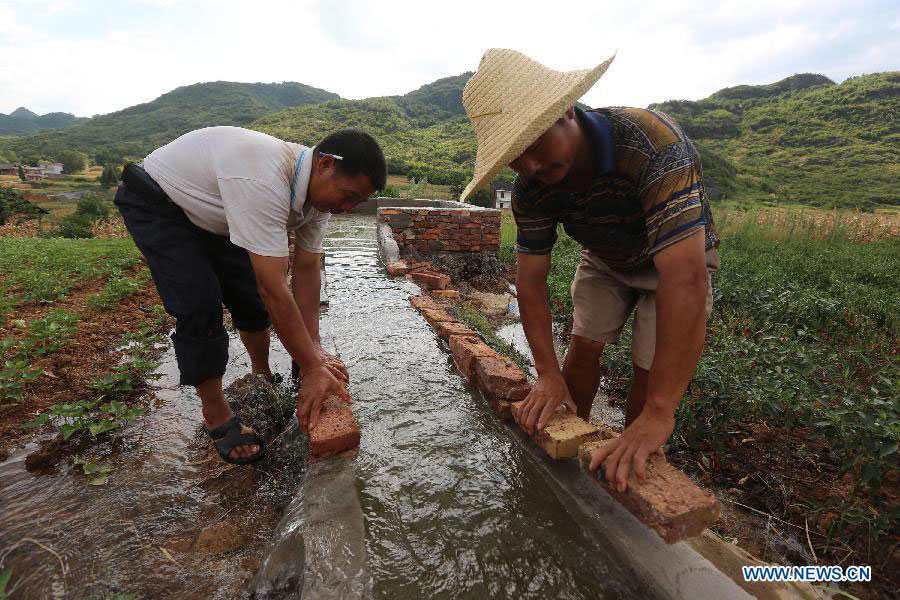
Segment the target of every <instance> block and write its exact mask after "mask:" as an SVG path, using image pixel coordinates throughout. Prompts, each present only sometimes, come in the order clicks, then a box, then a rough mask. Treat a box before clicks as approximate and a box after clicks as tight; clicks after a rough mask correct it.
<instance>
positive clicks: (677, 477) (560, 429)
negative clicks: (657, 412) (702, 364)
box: [410, 296, 720, 544]
mask: <svg viewBox="0 0 900 600" xmlns="http://www.w3.org/2000/svg"><path fill="white" fill-rule="evenodd" d="M410 302H411V303H412V305H413V306H414V307H415V308H416V309H417V310H418V311H419V312H420V313H421V314H422V316H423V317H424V318H425V320H426V321H427V322H428V323H429V324H430V325H431V326H432V327H433V328H434V329H435V331H436V332H438V335H440V337H442V338H443V339H446V340H448V341H449V344H450V352H451V354H452V355H453V362H454V364H455V365H456V368H457V369H458V370H459V372H460V373H461V374H462V375H463V376H465V378H466V379H467V380H468V381H469V383H470V384H472V385H475V386H476V387H478V389H480V390H481V391H482V393H483V394H484V395H485V397H487V398H488V400H489V401H490V404H491V407H492V408H493V410H494V412H495V413H496V414H497V415H498V416H499V417H500V419H501V420H503V421H509V420H510V419H511V418H512V416H513V415H514V414H516V413H517V412H518V411H519V410H520V409H521V407H522V405H523V404H524V399H525V397H526V396H528V394H529V392H530V391H531V385H530V384H529V383H528V381H527V379H526V377H525V374H524V373H523V372H522V371H521V370H520V369H519V368H518V367H517V366H516V365H515V364H514V363H513V362H512V361H511V360H509V359H508V358H505V357H503V356H501V355H500V354H498V353H497V352H496V351H495V350H493V349H492V348H491V347H490V346H488V345H487V344H485V343H484V341H482V340H481V338H480V337H479V336H478V335H477V334H476V333H475V332H474V331H472V330H470V329H468V328H467V327H466V326H465V325H462V324H461V323H458V322H457V321H456V320H455V319H454V318H453V317H452V316H451V315H450V314H449V313H447V311H445V310H444V309H443V308H442V307H441V305H440V304H439V303H437V302H436V301H435V300H434V299H433V298H430V297H428V296H413V297H411V298H410ZM615 435H616V434H615V433H614V432H613V431H612V430H611V429H609V428H607V427H597V426H595V425H594V424H592V423H590V422H589V421H586V420H584V419H582V418H580V417H578V416H577V415H574V414H572V413H570V412H567V411H565V410H558V411H556V412H555V413H554V414H553V415H552V416H551V417H550V420H549V421H548V423H547V425H546V426H545V427H544V428H543V430H540V431H537V430H536V431H535V432H534V433H533V434H532V439H533V440H534V441H535V443H537V444H538V446H540V447H541V448H542V449H543V450H544V451H545V452H546V453H547V455H548V456H550V457H551V458H553V459H571V458H575V457H578V458H579V460H580V462H581V464H582V466H583V468H584V469H585V470H587V471H588V473H589V474H590V475H591V476H592V477H593V478H595V479H596V480H597V481H598V482H599V483H600V484H601V485H602V486H603V487H604V488H605V489H606V490H607V491H608V492H609V493H610V495H612V496H613V497H614V498H615V499H617V500H618V501H619V502H620V503H621V504H622V505H623V506H624V507H625V508H626V509H628V510H629V511H630V512H631V513H632V514H634V515H635V516H636V517H637V518H638V520H640V521H641V522H642V523H644V524H645V525H646V526H647V527H650V528H652V529H653V530H654V531H656V532H657V533H658V534H659V535H660V537H662V538H663V540H665V541H666V542H667V543H670V544H672V543H675V542H678V541H680V540H683V539H685V538H687V537H691V536H694V535H697V534H699V533H700V532H702V531H703V530H704V529H705V528H706V527H708V526H710V525H712V524H713V523H714V522H715V521H716V519H718V517H719V512H720V505H719V502H718V500H716V498H715V496H713V495H712V494H710V493H709V492H705V491H703V490H701V489H700V488H699V487H697V486H696V485H694V483H693V482H692V481H691V480H690V479H688V477H687V476H686V475H685V474H684V473H682V472H681V471H679V470H678V469H676V468H675V467H673V466H671V465H669V464H668V463H666V462H665V461H664V460H662V459H660V458H659V457H656V456H653V457H651V458H650V460H649V461H648V467H647V477H646V481H645V482H644V483H640V482H638V481H637V479H636V477H635V476H634V474H632V476H631V479H630V480H629V483H628V489H627V490H626V491H625V492H624V493H621V494H620V493H618V492H617V491H616V490H615V489H614V488H613V487H611V486H609V485H608V484H606V482H605V480H604V479H603V476H602V474H600V475H599V476H598V474H597V473H595V472H592V471H590V470H588V466H589V464H590V460H591V455H592V454H593V452H594V451H595V450H596V449H597V448H598V447H599V446H600V445H602V444H604V443H608V442H609V441H610V440H611V439H612V438H614V437H615ZM601 471H602V469H601Z"/></svg>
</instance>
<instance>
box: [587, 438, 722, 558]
mask: <svg viewBox="0 0 900 600" xmlns="http://www.w3.org/2000/svg"><path fill="white" fill-rule="evenodd" d="M609 442H610V440H603V441H592V442H588V443H586V444H583V445H582V446H581V448H580V449H579V451H578V456H579V460H580V462H581V466H582V468H584V470H585V471H587V472H588V474H590V475H591V476H592V477H593V478H595V479H596V481H597V482H598V483H599V484H600V485H601V486H602V487H603V489H605V490H606V491H607V492H609V495H610V496H612V497H613V498H615V499H616V500H618V501H619V502H621V503H622V505H623V506H624V507H625V508H627V509H628V511H629V512H630V513H631V514H633V515H634V516H635V517H637V518H638V520H639V521H640V522H641V523H643V524H644V525H646V526H647V527H650V528H651V529H653V530H654V531H656V533H658V534H659V536H660V537H661V538H662V539H663V540H665V541H666V543H667V544H674V543H675V542H679V541H681V540H683V539H685V538H689V537H693V536H695V535H698V534H700V533H701V532H702V531H703V530H704V529H706V528H707V527H709V526H710V525H712V524H713V523H715V522H716V520H718V518H719V514H720V512H721V505H720V504H719V501H718V500H717V499H716V497H715V496H713V495H712V494H711V493H709V492H707V491H704V490H702V489H700V488H699V487H697V485H696V484H694V482H693V481H691V480H690V479H689V478H688V476H687V475H685V474H684V473H682V472H681V471H679V470H678V469H676V468H675V467H673V466H672V465H671V464H669V463H668V462H666V461H665V460H663V459H662V458H660V457H659V456H656V455H652V456H650V457H649V458H648V460H647V477H646V481H645V482H644V483H641V482H639V481H638V480H637V477H636V476H635V475H634V473H632V474H631V477H630V479H629V480H628V489H627V490H625V492H624V493H622V494H620V493H619V492H617V491H616V490H615V488H614V487H612V486H610V485H608V484H607V483H606V479H605V477H604V474H605V472H604V471H603V467H602V466H601V467H600V468H599V469H597V471H596V472H592V471H589V470H588V467H589V466H590V463H591V456H592V455H593V453H594V451H595V450H597V449H598V448H600V447H601V446H602V445H603V444H608V443H609Z"/></svg>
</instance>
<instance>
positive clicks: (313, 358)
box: [249, 252, 350, 431]
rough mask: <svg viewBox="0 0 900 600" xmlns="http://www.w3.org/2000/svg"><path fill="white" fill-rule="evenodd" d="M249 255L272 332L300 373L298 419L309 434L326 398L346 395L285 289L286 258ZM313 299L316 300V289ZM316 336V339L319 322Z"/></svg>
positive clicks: (345, 397) (347, 399)
mask: <svg viewBox="0 0 900 600" xmlns="http://www.w3.org/2000/svg"><path fill="white" fill-rule="evenodd" d="M249 254H250V262H251V264H252V265H253V272H254V273H255V274H256V285H257V288H258V289H259V294H260V296H261V297H262V299H263V302H264V303H265V305H266V309H267V310H268V311H269V316H270V317H271V318H272V325H273V326H274V327H275V332H276V333H277V334H278V337H279V338H280V339H281V343H282V344H284V347H285V349H286V350H287V351H288V354H290V355H291V358H292V359H293V360H294V362H296V363H297V364H298V365H299V367H300V372H301V373H302V374H303V386H302V388H301V390H300V397H299V398H298V402H297V404H298V407H297V418H298V419H299V420H300V424H301V425H303V427H304V429H306V430H307V431H309V430H311V429H314V428H315V427H316V424H317V423H318V419H319V408H320V406H321V403H322V401H323V400H324V399H325V398H326V397H327V396H329V395H331V394H334V395H337V396H340V397H341V398H343V399H344V400H346V401H347V402H349V401H350V397H349V394H348V393H347V390H346V389H345V388H344V386H343V385H342V384H341V382H339V381H338V380H337V379H336V378H335V377H334V375H332V374H331V372H330V371H329V369H328V368H327V367H326V366H325V364H324V363H323V361H322V357H321V355H320V353H319V346H318V343H316V341H315V340H314V339H313V337H312V336H311V335H310V332H309V330H308V328H307V326H306V324H305V321H304V318H303V316H302V315H301V312H300V309H299V308H298V306H297V303H296V302H295V300H294V298H293V296H292V294H291V291H290V290H289V289H288V285H287V280H286V279H285V276H284V274H285V272H287V258H286V257H272V256H261V255H259V254H254V253H253V252H250V253H249ZM316 296H317V301H318V287H317V288H316ZM316 311H317V312H318V308H317V309H316ZM315 334H316V336H318V320H317V321H316V332H315Z"/></svg>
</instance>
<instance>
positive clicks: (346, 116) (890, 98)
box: [0, 72, 900, 209]
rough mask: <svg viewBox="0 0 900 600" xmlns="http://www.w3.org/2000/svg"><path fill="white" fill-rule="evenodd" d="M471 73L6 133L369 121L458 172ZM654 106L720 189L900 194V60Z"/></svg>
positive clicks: (164, 99) (788, 197)
mask: <svg viewBox="0 0 900 600" xmlns="http://www.w3.org/2000/svg"><path fill="white" fill-rule="evenodd" d="M470 76H471V73H463V74H461V75H457V76H453V77H446V78H443V79H439V80H437V81H435V82H433V83H430V84H428V85H424V86H422V87H421V88H419V89H417V90H415V91H413V92H410V93H408V94H405V95H402V96H385V97H379V98H367V99H364V100H345V99H341V98H339V97H338V96H337V95H336V94H330V93H328V92H324V91H322V90H317V89H315V88H310V87H308V86H304V85H301V84H296V83H285V84H242V83H229V82H216V83H206V84H198V85H193V86H187V87H183V88H178V89H177V90H174V91H172V92H170V93H168V94H164V95H163V96H161V97H160V98H158V99H157V100H154V101H153V102H149V103H147V104H142V105H138V106H134V107H131V108H128V109H125V110H123V111H119V112H117V113H112V114H109V115H104V116H101V117H95V118H93V119H90V120H89V121H87V122H85V123H82V124H80V125H75V126H72V127H66V128H63V129H57V130H52V131H44V132H40V133H37V134H34V135H30V136H23V137H16V138H3V139H0V162H2V161H3V159H4V158H6V159H7V160H10V159H14V158H15V156H10V154H13V155H19V156H22V155H25V156H34V157H40V156H43V157H45V158H52V157H53V154H54V153H55V152H59V151H60V150H62V149H64V148H74V149H76V150H80V151H82V152H85V153H87V154H88V155H89V156H90V157H91V158H92V159H93V160H94V161H95V162H102V161H103V160H114V159H116V158H121V157H140V156H143V155H145V154H146V153H147V152H149V151H150V150H152V149H154V148H155V147H157V146H159V145H162V144H164V143H166V142H168V141H170V140H172V139H173V138H175V137H176V136H178V135H180V134H181V133H184V132H185V131H189V130H190V129H194V128H197V127H205V126H209V125H243V126H246V127H250V128H253V129H257V130H260V131H264V132H266V133H269V134H272V135H275V136H278V137H280V138H282V139H286V140H291V141H297V142H301V143H305V144H314V143H315V142H317V141H318V140H320V139H321V138H322V137H323V136H324V135H325V134H327V133H328V132H330V131H333V130H335V129H338V128H341V127H350V126H355V127H360V128H362V129H365V130H366V131H369V132H370V133H372V134H373V135H375V136H376V137H377V138H378V140H379V141H380V142H381V144H382V146H383V147H384V150H385V154H386V155H387V157H388V163H389V168H390V171H391V172H392V173H395V174H401V175H403V174H414V175H416V176H417V177H418V176H427V177H428V179H429V181H431V182H433V183H457V184H458V183H459V182H460V181H461V180H464V179H466V178H467V177H468V176H470V175H471V172H472V168H473V166H474V162H475V149H476V146H475V136H474V133H473V131H472V128H471V126H470V124H469V121H468V119H467V118H466V116H465V111H464V110H463V107H462V89H463V87H464V85H465V82H466V81H467V80H468V79H469V77H470ZM651 108H656V109H659V110H663V111H665V112H667V113H669V114H670V115H672V116H673V117H674V118H675V119H676V120H677V121H678V122H679V123H681V125H682V126H683V127H684V128H685V130H686V131H687V133H688V135H690V136H691V138H692V139H693V140H694V141H695V142H696V143H697V146H698V147H699V149H700V153H701V156H702V158H703V167H704V173H705V176H706V180H707V187H708V189H709V191H710V192H711V195H712V196H713V198H715V199H723V198H724V199H725V200H728V201H734V202H752V203H759V202H763V203H770V204H778V203H782V204H789V203H803V204H810V205H815V206H826V207H834V206H841V207H854V208H864V209H868V208H871V207H874V206H877V205H894V206H898V205H900V190H898V189H897V186H896V182H897V181H900V119H898V118H897V115H898V114H900V73H898V72H887V73H875V74H871V75H863V76H860V77H853V78H850V79H848V80H846V81H844V82H843V83H841V84H835V83H834V82H833V81H831V80H830V79H828V78H827V77H824V76H822V75H815V74H801V75H794V76H792V77H788V78H786V79H783V80H781V81H778V82H775V83H771V84H768V85H758V86H751V85H740V86H735V87H730V88H725V89H722V90H720V91H718V92H716V93H714V94H712V95H711V96H709V97H708V98H705V99H703V100H697V101H686V100H673V101H668V102H662V103H659V104H654V105H651ZM4 152H6V154H7V155H6V156H4ZM508 175H509V173H508V172H504V175H503V176H505V177H506V176H508Z"/></svg>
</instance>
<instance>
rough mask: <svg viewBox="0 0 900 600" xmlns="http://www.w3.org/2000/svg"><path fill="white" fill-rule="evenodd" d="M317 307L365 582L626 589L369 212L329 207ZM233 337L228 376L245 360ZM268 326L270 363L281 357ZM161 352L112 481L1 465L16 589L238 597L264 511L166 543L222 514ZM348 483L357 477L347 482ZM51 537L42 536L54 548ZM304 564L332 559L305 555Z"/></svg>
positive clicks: (599, 594)
mask: <svg viewBox="0 0 900 600" xmlns="http://www.w3.org/2000/svg"><path fill="white" fill-rule="evenodd" d="M326 255H327V257H326V264H327V272H328V288H329V297H330V302H331V303H330V306H329V307H328V308H327V309H324V310H323V315H322V321H321V328H322V336H323V339H326V340H328V343H329V344H330V345H332V346H333V347H335V348H336V350H337V351H338V353H339V354H340V356H341V357H342V358H343V360H344V361H345V363H346V365H347V367H348V369H349V371H350V375H351V390H350V391H351V394H352V396H353V397H354V399H355V405H354V409H353V410H354V414H355V415H356V418H357V420H358V422H359V426H360V431H361V432H362V442H361V445H360V448H359V453H358V456H357V459H356V460H357V465H356V468H357V482H356V488H357V489H356V491H357V492H358V493H359V496H360V502H361V505H362V510H363V518H364V523H365V529H366V549H367V566H368V571H369V574H370V575H371V577H372V581H373V590H374V595H375V596H376V597H377V598H384V599H391V600H394V599H404V598H409V599H413V598H516V599H523V598H541V599H542V600H543V599H546V598H591V599H596V598H632V597H633V598H638V597H641V594H640V592H639V591H638V590H637V589H636V588H635V586H634V584H633V583H632V582H630V581H629V580H628V578H627V577H626V576H625V574H624V572H623V570H622V568H620V567H619V566H618V565H617V564H616V563H615V562H614V561H613V560H612V558H611V557H610V556H609V554H608V553H607V552H606V551H605V549H604V546H603V542H602V540H598V539H596V538H594V537H593V536H591V535H590V534H588V533H586V532H585V530H584V528H583V527H582V526H581V525H580V524H579V521H578V517H576V516H574V515H572V514H570V513H569V512H568V510H567V509H566V507H565V506H564V505H563V504H562V503H561V502H560V501H559V500H558V499H557V496H556V494H555V492H554V491H553V489H551V487H550V486H549V485H548V483H547V482H546V481H545V479H544V478H543V476H542V475H541V473H540V472H539V470H538V469H537V468H535V467H534V466H533V465H532V463H531V462H530V459H529V458H528V457H526V456H525V453H524V452H523V451H522V449H521V447H520V446H518V444H517V442H516V441H515V440H514V438H513V436H511V435H510V433H509V432H508V431H507V426H506V425H504V424H502V423H500V422H499V421H498V420H497V419H496V417H495V416H494V415H493V413H492V412H491V411H490V409H489V408H488V406H487V405H486V403H484V402H483V401H482V400H481V399H480V398H479V397H478V396H477V395H476V394H475V393H473V391H472V390H471V389H470V388H468V387H467V386H466V384H465V382H464V380H463V378H462V377H461V376H460V375H459V374H458V373H457V372H456V371H455V369H454V367H453V365H452V361H451V359H450V356H449V354H448V353H447V352H446V350H445V349H443V348H442V347H441V345H440V344H439V343H438V340H437V338H436V337H435V335H434V334H433V333H432V331H431V329H430V328H429V327H428V325H427V324H426V323H425V322H424V321H423V320H422V319H421V317H420V316H419V315H418V314H417V313H416V312H415V311H414V309H413V308H412V307H411V305H410V304H409V301H408V297H409V296H410V295H411V294H413V293H417V288H416V287H415V286H414V285H413V284H411V283H409V282H408V281H405V280H403V279H394V280H390V279H387V278H386V277H385V275H384V272H383V269H382V268H381V266H380V264H379V260H378V256H377V248H376V241H375V222H374V219H373V217H371V216H363V215H336V216H335V217H333V218H332V221H331V225H330V227H329V232H328V236H327V239H326ZM242 350H243V349H242V348H241V347H240V344H239V342H238V341H237V340H236V339H233V340H232V344H231V355H232V359H231V363H230V365H229V372H228V375H227V378H226V379H228V380H230V379H233V378H235V377H237V376H240V375H242V374H243V373H245V372H247V371H248V370H249V365H248V364H247V363H248V361H247V357H246V354H245V353H243V351H242ZM289 362H290V359H289V357H288V356H287V355H286V353H285V352H284V350H283V348H282V347H281V345H280V344H279V343H278V342H277V340H276V341H275V342H274V344H273V363H274V365H273V366H274V367H275V368H276V369H277V370H279V371H280V372H282V373H287V372H289ZM173 363H174V361H173V356H172V352H171V349H169V351H168V353H167V354H166V355H165V356H164V366H163V369H162V373H163V375H164V377H163V379H162V380H161V381H160V383H159V384H158V385H159V389H157V390H156V393H155V394H156V400H155V401H154V408H153V410H152V411H151V413H150V414H149V415H148V416H147V417H146V418H145V419H143V420H139V421H138V423H136V424H135V425H134V426H132V427H131V428H129V430H128V431H127V432H126V434H125V436H124V439H123V440H122V441H123V443H121V444H117V445H116V446H115V447H114V448H113V449H108V450H105V451H104V452H105V455H104V456H102V457H98V458H101V459H102V460H103V461H104V462H105V463H107V464H111V465H112V466H114V468H115V471H114V473H113V477H112V478H111V479H110V482H109V483H108V484H107V485H106V486H103V487H99V488H91V487H88V486H87V485H86V484H85V481H84V477H83V476H80V475H79V473H78V468H77V467H73V466H72V465H70V464H68V463H65V462H64V463H61V464H60V466H59V467H57V468H56V469H55V470H54V471H52V472H50V473H42V474H32V473H29V472H28V471H26V470H25V469H24V457H25V454H27V452H28V451H30V450H33V449H34V447H35V446H34V445H30V446H29V447H28V448H26V449H23V450H22V451H20V452H17V453H15V454H13V455H12V456H10V457H9V458H8V459H7V460H6V461H5V462H3V463H2V464H0V489H2V493H0V560H4V559H5V562H4V564H3V568H4V569H5V568H9V567H12V568H13V569H14V572H15V573H16V574H17V575H16V577H14V581H18V580H19V577H20V576H25V577H29V579H28V580H27V581H25V582H24V583H22V584H21V585H20V587H19V588H18V590H17V592H16V594H15V595H14V597H18V598H79V599H80V598H85V597H88V596H97V597H105V596H108V595H111V594H112V593H114V592H137V593H138V594H139V596H140V597H145V598H157V597H159V598H169V597H178V598H236V597H241V590H242V589H243V587H242V586H244V585H245V584H246V582H247V580H248V579H249V577H250V576H251V575H252V573H253V570H254V560H255V559H256V558H257V557H258V556H259V555H260V554H261V553H262V552H264V551H265V549H266V547H267V543H268V538H267V535H268V534H269V532H270V531H271V530H272V529H273V528H274V527H275V525H276V523H277V515H273V514H270V513H271V509H270V508H267V507H265V506H263V505H260V506H258V507H256V506H252V507H249V508H247V507H240V508H239V510H238V511H237V512H241V511H243V512H244V513H245V514H246V515H247V516H245V517H242V519H243V520H242V521H241V524H242V529H243V533H244V534H245V536H246V537H247V541H246V543H245V544H244V546H242V547H241V548H240V549H239V550H237V551H233V552H231V553H227V554H225V555H218V556H205V555H204V556H200V555H197V554H190V553H189V554H174V555H172V554H170V555H169V556H167V555H166V554H165V553H163V552H162V551H161V550H160V546H163V545H164V544H165V543H167V542H168V541H169V540H171V539H173V538H177V537H179V536H181V535H184V534H185V533H186V532H190V533H191V534H192V535H195V534H196V531H195V530H196V529H197V523H198V522H206V523H208V522H214V521H215V520H216V519H219V518H226V517H227V518H228V519H229V520H231V519H233V518H234V515H235V513H232V514H231V515H226V510H225V509H224V508H223V506H221V504H220V503H219V496H218V495H216V494H214V493H211V492H209V491H207V490H205V489H204V488H203V487H201V486H199V485H198V484H197V480H198V478H199V477H200V475H199V473H200V471H201V469H203V468H208V467H206V466H199V465H192V464H191V460H190V458H191V452H190V450H189V448H188V444H189V442H190V440H191V439H192V438H193V435H194V432H195V430H196V427H197V425H198V423H199V421H200V414H199V403H198V401H197V400H196V397H195V396H194V393H193V390H190V389H184V388H177V387H175V386H174V382H175V381H177V379H176V376H175V372H174V370H173V367H174V364H173ZM348 491H350V492H352V490H348ZM47 549H52V552H50V551H48V550H47ZM315 568H316V569H322V568H324V569H327V568H328V567H327V565H318V566H316V567H315Z"/></svg>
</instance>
